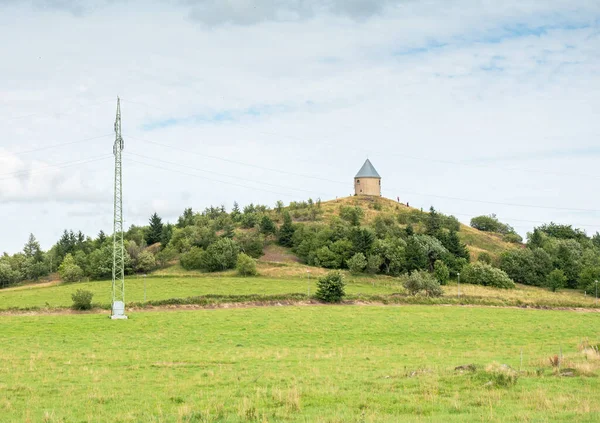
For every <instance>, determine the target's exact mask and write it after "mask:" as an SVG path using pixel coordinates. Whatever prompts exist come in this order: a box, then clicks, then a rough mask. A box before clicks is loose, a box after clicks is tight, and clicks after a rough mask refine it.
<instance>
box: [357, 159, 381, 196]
mask: <svg viewBox="0 0 600 423" xmlns="http://www.w3.org/2000/svg"><path fill="white" fill-rule="evenodd" d="M354 195H376V196H378V197H381V176H379V173H377V171H376V170H375V167H373V164H372V163H371V161H370V160H369V159H367V161H365V164H363V165H362V167H361V168H360V170H359V171H358V173H357V174H356V176H355V177H354Z"/></svg>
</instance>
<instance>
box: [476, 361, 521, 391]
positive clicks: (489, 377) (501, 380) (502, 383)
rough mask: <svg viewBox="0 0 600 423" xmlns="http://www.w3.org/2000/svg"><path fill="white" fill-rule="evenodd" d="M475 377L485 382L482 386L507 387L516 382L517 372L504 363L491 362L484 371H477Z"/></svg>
mask: <svg viewBox="0 0 600 423" xmlns="http://www.w3.org/2000/svg"><path fill="white" fill-rule="evenodd" d="M475 377H476V378H477V379H479V380H480V381H481V382H485V384H484V386H486V385H487V386H493V387H499V388H508V387H510V386H513V385H515V384H516V383H517V380H518V379H519V373H518V372H517V371H516V370H514V369H513V368H512V367H510V366H508V365H506V364H498V363H492V364H490V365H489V366H487V367H486V368H485V371H481V372H477V373H476V374H475Z"/></svg>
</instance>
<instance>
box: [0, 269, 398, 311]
mask: <svg viewBox="0 0 600 423" xmlns="http://www.w3.org/2000/svg"><path fill="white" fill-rule="evenodd" d="M110 284H111V282H110V281H97V282H83V283H74V284H62V285H57V286H51V287H36V286H35V285H30V286H25V287H22V288H19V289H12V290H4V291H0V310H2V309H10V308H35V307H39V308H43V307H51V308H52V307H68V306H70V305H71V304H72V300H71V294H72V293H73V292H75V291H76V290H77V289H86V290H89V291H91V292H93V293H94V298H93V302H94V303H96V304H103V305H107V304H110V301H111V299H110V292H111V291H110ZM125 286H126V292H125V297H126V300H127V302H141V301H143V300H144V278H143V277H133V278H127V280H126V282H125ZM308 286H309V283H308V280H307V279H301V278H288V279H282V278H264V277H252V278H242V277H234V276H224V277H215V276H210V275H208V276H195V277H191V276H190V277H151V276H148V277H147V278H146V299H147V300H148V301H154V300H166V299H170V298H185V297H192V296H199V295H207V294H213V295H247V294H258V295H273V294H289V293H307V292H308ZM400 286H401V285H400V283H399V282H397V281H394V280H392V279H389V280H386V281H384V280H382V281H378V282H377V283H376V284H375V285H373V284H372V283H371V282H370V281H369V280H367V279H361V280H359V281H356V282H354V281H348V285H347V288H346V292H347V293H348V294H361V293H362V294H390V293H393V292H398V290H401V288H400ZM316 287H317V285H316V281H315V279H314V278H312V279H311V280H310V292H311V294H314V293H315V290H316Z"/></svg>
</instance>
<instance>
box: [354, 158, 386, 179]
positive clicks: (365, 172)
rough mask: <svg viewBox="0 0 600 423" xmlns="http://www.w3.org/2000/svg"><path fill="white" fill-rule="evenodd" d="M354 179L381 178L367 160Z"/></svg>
mask: <svg viewBox="0 0 600 423" xmlns="http://www.w3.org/2000/svg"><path fill="white" fill-rule="evenodd" d="M355 178H381V176H379V173H377V171H376V170H375V168H374V167H373V164H372V163H371V161H370V160H369V159H367V161H366V162H365V164H364V165H362V167H361V168H360V170H359V171H358V173H357V174H356V176H355Z"/></svg>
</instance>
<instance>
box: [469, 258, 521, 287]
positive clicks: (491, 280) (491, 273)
mask: <svg viewBox="0 0 600 423" xmlns="http://www.w3.org/2000/svg"><path fill="white" fill-rule="evenodd" d="M462 276H463V280H464V282H466V283H470V284H474V285H484V286H493V287H495V288H505V289H510V288H514V287H515V283H514V282H513V281H512V279H510V278H509V277H508V275H507V274H506V273H505V272H503V271H502V270H500V269H496V268H495V267H492V266H490V265H489V264H485V263H481V262H478V263H472V264H469V265H467V266H466V267H465V269H464V270H463V273H462Z"/></svg>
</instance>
